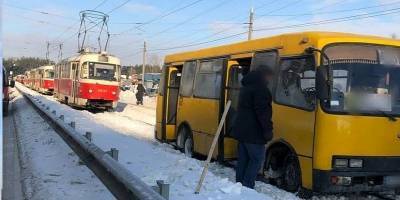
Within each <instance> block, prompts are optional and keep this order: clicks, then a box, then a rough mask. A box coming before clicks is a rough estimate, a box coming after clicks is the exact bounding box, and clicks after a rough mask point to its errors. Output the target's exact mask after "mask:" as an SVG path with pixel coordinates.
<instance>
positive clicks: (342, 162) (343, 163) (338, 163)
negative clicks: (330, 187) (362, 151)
mask: <svg viewBox="0 0 400 200" xmlns="http://www.w3.org/2000/svg"><path fill="white" fill-rule="evenodd" d="M334 166H335V167H336V168H345V167H347V166H349V160H348V159H344V158H336V159H335V160H334Z"/></svg>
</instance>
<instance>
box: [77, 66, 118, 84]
mask: <svg viewBox="0 0 400 200" xmlns="http://www.w3.org/2000/svg"><path fill="white" fill-rule="evenodd" d="M86 67H87V64H86V63H85V64H84V66H83V68H86ZM117 77H118V75H117V67H116V65H112V64H105V63H95V62H89V67H88V77H87V78H89V79H97V80H107V81H117V80H118V79H117Z"/></svg>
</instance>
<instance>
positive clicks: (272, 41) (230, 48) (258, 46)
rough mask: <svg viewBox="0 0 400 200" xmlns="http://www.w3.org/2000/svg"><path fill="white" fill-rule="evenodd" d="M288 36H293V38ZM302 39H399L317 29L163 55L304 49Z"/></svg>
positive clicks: (178, 58) (170, 58) (179, 57)
mask: <svg viewBox="0 0 400 200" xmlns="http://www.w3.org/2000/svg"><path fill="white" fill-rule="evenodd" d="M290 38H293V39H294V40H293V39H290ZM285 39H286V41H285ZM302 40H304V41H305V42H306V43H307V44H308V46H314V47H315V46H317V44H318V43H319V42H321V41H325V42H324V43H330V42H359V43H373V44H375V43H377V44H386V45H393V46H400V41H399V40H395V39H390V38H384V37H378V36H367V35H359V34H352V33H339V32H317V31H314V32H298V33H288V34H282V35H276V36H270V37H264V38H259V39H254V40H250V41H244V42H238V43H233V44H228V45H222V46H217V47H211V48H205V49H199V50H194V51H188V52H181V53H176V54H170V55H167V56H166V57H165V63H174V62H183V61H186V60H194V59H201V58H207V57H221V56H227V55H235V54H242V53H250V52H254V51H258V50H266V49H281V48H282V47H284V45H283V44H285V43H289V42H295V43H291V44H295V45H297V46H298V47H303V48H302V50H304V49H305V47H304V46H301V45H303V44H304V43H301V42H302ZM329 41H330V42H329ZM306 47H307V46H306Z"/></svg>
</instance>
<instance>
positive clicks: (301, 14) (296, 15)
mask: <svg viewBox="0 0 400 200" xmlns="http://www.w3.org/2000/svg"><path fill="white" fill-rule="evenodd" d="M399 3H400V1H396V2H392V3H387V4H378V5H375V6H367V7H359V8H353V9H342V10H334V11H328V12H313V13H298V14H272V15H267V16H276V17H284V16H288V17H299V16H311V15H328V14H335V13H344V12H353V11H361V10H367V9H371V8H380V7H386V6H390V5H395V4H399Z"/></svg>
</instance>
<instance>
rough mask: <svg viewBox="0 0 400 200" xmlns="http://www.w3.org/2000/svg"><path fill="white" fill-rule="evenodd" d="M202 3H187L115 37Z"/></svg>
mask: <svg viewBox="0 0 400 200" xmlns="http://www.w3.org/2000/svg"><path fill="white" fill-rule="evenodd" d="M202 1H204V0H195V1H193V2H191V3H189V4H186V5H184V6H182V7H179V8H176V9H174V10H172V11H170V12H167V13H164V14H162V15H159V16H157V17H155V18H153V19H151V20H149V21H146V22H144V23H141V24H139V25H138V26H134V27H132V28H129V29H127V30H124V31H122V32H120V33H118V34H117V35H122V34H126V33H128V32H131V31H132V30H135V29H137V28H140V27H142V26H145V25H148V24H151V23H153V22H155V21H157V20H160V19H163V18H165V17H167V16H170V15H172V14H174V13H177V12H179V11H182V10H184V9H186V8H189V7H191V6H193V5H195V4H198V3H200V2H202Z"/></svg>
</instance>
